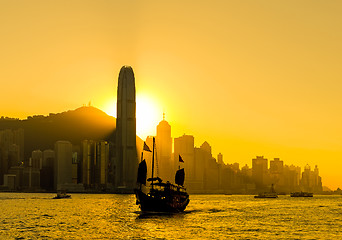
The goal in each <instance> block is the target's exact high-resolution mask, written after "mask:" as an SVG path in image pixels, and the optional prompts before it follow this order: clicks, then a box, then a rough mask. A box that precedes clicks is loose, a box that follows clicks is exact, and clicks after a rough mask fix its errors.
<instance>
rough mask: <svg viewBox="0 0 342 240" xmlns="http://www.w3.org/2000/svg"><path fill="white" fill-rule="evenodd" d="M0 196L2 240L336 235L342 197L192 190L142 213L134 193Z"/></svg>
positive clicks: (340, 225) (340, 223)
mask: <svg viewBox="0 0 342 240" xmlns="http://www.w3.org/2000/svg"><path fill="white" fill-rule="evenodd" d="M52 197H54V194H47V193H46V194H45V193H35V194H32V193H0V239H227V238H230V239H341V238H342V233H341V229H342V196H314V197H313V198H291V197H289V196H280V197H279V198H278V199H254V198H253V196H246V195H241V196H240V195H236V196H235V195H191V196H190V203H189V205H188V207H187V209H186V211H185V212H184V213H180V214H142V213H141V212H140V210H139V208H138V206H137V205H135V197H134V195H116V194H72V198H71V199H52Z"/></svg>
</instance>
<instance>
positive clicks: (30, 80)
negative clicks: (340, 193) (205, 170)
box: [0, 0, 342, 189]
mask: <svg viewBox="0 0 342 240" xmlns="http://www.w3.org/2000/svg"><path fill="white" fill-rule="evenodd" d="M341 12H342V1H340V0H335V1H334V0H331V1H323V0H321V1H315V0H307V1H305V0H303V1H298V0H283V1H274V0H268V1H266V0H265V1H263V0H260V1H256V0H249V1H248V0H246V1H240V0H235V1H230V0H222V1H199V0H196V1H194V0H189V1H169V2H167V1H134V0H132V1H126V0H125V1H115V0H106V1H105V0H97V1H93V0H89V1H87V0H79V1H77V0H73V1H69V0H59V1H45V0H41V1H34V0H30V1H26V0H22V1H19V0H14V1H13V0H2V1H0V32H1V37H0V53H1V54H0V79H1V94H0V109H1V114H0V115H4V116H10V117H19V118H25V117H26V116H28V115H33V114H44V115H47V114H48V113H50V112H54V113H56V112H62V111H66V110H71V109H75V108H77V107H80V106H82V105H83V104H88V102H89V101H91V102H92V105H93V106H95V107H98V108H100V109H102V110H103V111H106V112H107V113H110V114H113V115H114V116H115V108H116V106H115V102H116V87H117V78H118V73H119V70H120V68H121V66H122V65H130V66H132V67H133V70H134V72H135V77H136V91H137V121H138V123H137V131H138V135H139V136H140V137H142V138H145V137H146V135H154V134H155V126H156V124H158V122H159V121H160V120H162V113H163V112H165V113H166V120H167V121H168V122H169V123H170V124H171V126H172V136H173V137H179V136H181V135H183V134H184V133H185V134H190V135H194V136H195V144H196V146H200V145H201V144H202V143H203V142H204V141H208V142H209V144H210V145H211V146H212V150H213V154H214V156H216V155H217V154H218V153H219V152H221V153H222V154H223V158H224V161H225V162H226V163H233V162H239V163H240V165H244V164H246V163H247V164H248V165H249V166H251V159H252V158H254V157H255V156H256V155H263V156H265V157H266V158H268V159H269V160H271V159H273V158H275V157H279V158H281V159H282V160H284V162H285V164H295V165H298V166H300V167H302V169H303V168H304V166H305V165H306V164H307V163H308V164H309V165H310V166H311V167H312V168H314V166H315V165H318V167H319V169H320V174H321V176H322V177H323V185H326V186H329V187H331V188H333V189H336V188H337V187H342V173H341V172H342V67H341V66H340V65H341V62H342V61H341V60H342V59H341V58H342V44H341V43H342V14H341ZM145 113H148V114H145ZM146 115H148V116H151V117H146ZM144 116H145V117H144ZM152 116H153V117H152Z"/></svg>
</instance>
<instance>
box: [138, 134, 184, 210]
mask: <svg viewBox="0 0 342 240" xmlns="http://www.w3.org/2000/svg"><path fill="white" fill-rule="evenodd" d="M154 149H155V139H154V138H153V151H152V177H151V178H149V179H147V181H148V182H151V184H150V186H149V187H144V189H143V186H146V175H147V166H146V161H145V160H142V161H141V162H140V164H139V168H138V179H137V183H138V185H139V188H136V189H134V192H135V195H136V199H137V200H136V204H137V205H139V206H140V209H141V211H144V212H145V211H147V212H182V211H184V210H185V208H186V207H187V205H188V204H189V202H190V200H189V194H188V193H187V192H186V189H185V188H184V186H183V185H184V177H185V172H184V168H182V169H179V170H177V172H176V176H175V183H176V184H172V183H170V182H166V183H163V181H162V179H160V178H159V177H153V170H154ZM144 150H145V151H149V152H150V151H151V150H150V149H149V148H148V146H147V145H146V144H145V143H144ZM179 157H180V156H179ZM141 159H143V154H142V155H141ZM180 161H181V157H180Z"/></svg>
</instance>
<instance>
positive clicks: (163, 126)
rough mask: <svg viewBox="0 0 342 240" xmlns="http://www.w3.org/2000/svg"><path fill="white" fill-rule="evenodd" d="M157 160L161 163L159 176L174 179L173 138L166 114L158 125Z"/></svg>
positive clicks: (165, 179) (168, 179)
mask: <svg viewBox="0 0 342 240" xmlns="http://www.w3.org/2000/svg"><path fill="white" fill-rule="evenodd" d="M156 140H157V141H156V146H157V160H158V165H159V176H160V177H161V179H163V180H164V181H173V179H174V172H173V171H171V169H172V168H173V164H172V162H171V156H172V138H171V126H170V124H169V123H168V122H167V121H165V115H164V116H163V121H161V122H160V123H159V124H158V126H157V139H156Z"/></svg>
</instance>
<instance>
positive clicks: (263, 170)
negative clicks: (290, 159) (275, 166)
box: [252, 156, 268, 189]
mask: <svg viewBox="0 0 342 240" xmlns="http://www.w3.org/2000/svg"><path fill="white" fill-rule="evenodd" d="M252 174H253V175H252V176H253V180H254V181H255V184H256V187H257V188H258V189H259V188H263V187H265V185H266V184H267V177H268V160H267V159H266V158H264V156H257V157H256V158H254V159H252Z"/></svg>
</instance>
